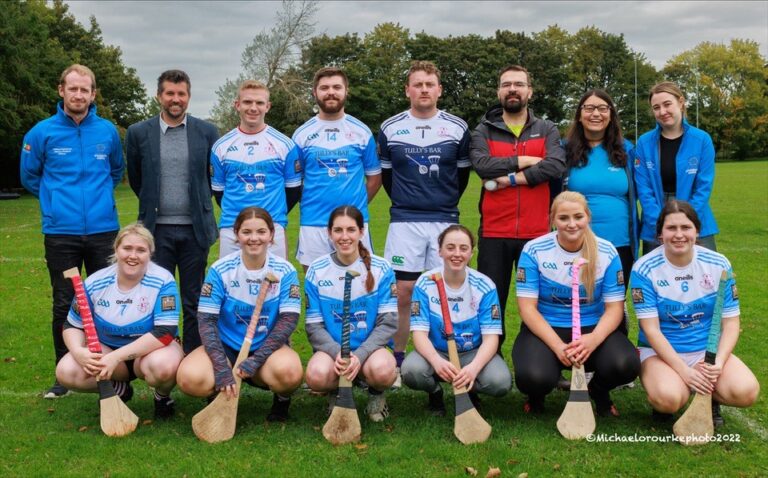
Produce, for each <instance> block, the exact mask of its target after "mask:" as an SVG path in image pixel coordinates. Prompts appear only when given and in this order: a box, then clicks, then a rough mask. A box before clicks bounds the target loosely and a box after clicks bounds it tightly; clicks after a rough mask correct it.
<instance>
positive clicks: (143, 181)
mask: <svg viewBox="0 0 768 478" xmlns="http://www.w3.org/2000/svg"><path fill="white" fill-rule="evenodd" d="M186 128H187V144H188V147H189V179H190V181H189V185H188V190H189V201H190V205H191V211H190V212H191V215H192V228H193V230H194V233H195V240H196V241H197V243H198V244H199V245H200V247H204V248H208V247H210V246H211V245H213V243H214V242H216V239H218V237H219V233H218V229H217V227H216V218H215V217H214V216H213V203H212V202H211V175H210V171H211V169H210V156H211V148H213V144H214V143H215V142H216V141H217V140H218V139H219V132H218V130H217V129H216V126H214V125H212V124H211V123H208V122H206V121H203V120H200V119H197V118H194V117H192V116H191V115H187V126H186ZM125 145H126V158H127V162H128V181H129V183H130V185H131V189H133V192H134V193H136V196H137V197H138V198H139V220H140V221H142V222H143V223H144V225H145V226H146V227H147V229H149V230H150V231H151V232H152V233H154V232H155V221H156V220H157V208H158V205H159V202H160V194H161V191H160V117H159V116H155V117H153V118H150V119H148V120H145V121H142V122H140V123H136V124H132V125H131V126H129V127H128V131H127V132H126V134H125Z"/></svg>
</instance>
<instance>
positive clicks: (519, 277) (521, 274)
mask: <svg viewBox="0 0 768 478" xmlns="http://www.w3.org/2000/svg"><path fill="white" fill-rule="evenodd" d="M515 277H516V279H517V282H520V283H521V284H525V269H523V268H520V267H518V268H517V275H516V276H515Z"/></svg>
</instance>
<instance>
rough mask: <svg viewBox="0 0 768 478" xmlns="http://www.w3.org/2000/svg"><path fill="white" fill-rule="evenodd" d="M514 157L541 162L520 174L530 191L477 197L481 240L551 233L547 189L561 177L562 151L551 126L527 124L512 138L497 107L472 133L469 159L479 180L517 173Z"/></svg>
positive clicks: (535, 120) (513, 190)
mask: <svg viewBox="0 0 768 478" xmlns="http://www.w3.org/2000/svg"><path fill="white" fill-rule="evenodd" d="M518 156H537V157H541V158H544V160H543V161H541V162H539V163H538V164H536V165H534V166H531V167H528V168H525V169H523V170H522V172H523V174H524V175H525V179H526V180H527V181H528V185H518V186H515V187H510V188H505V189H499V190H496V191H487V190H485V189H483V190H482V192H481V193H480V207H479V209H480V232H479V234H480V236H481V237H500V238H508V239H533V238H536V237H539V236H541V235H543V234H546V233H548V232H549V231H550V225H549V205H550V185H549V182H550V181H552V180H556V179H559V178H560V176H561V175H562V174H563V171H565V150H564V149H563V147H562V145H561V143H560V133H559V132H558V131H557V127H555V125H554V123H552V122H551V121H548V120H544V119H540V118H536V117H535V116H534V115H533V111H531V110H530V109H529V110H528V119H527V120H526V122H525V126H523V130H522V131H521V132H520V137H519V138H518V137H516V136H515V135H514V134H513V133H512V132H511V131H510V130H509V128H507V125H506V124H505V123H504V120H503V119H502V109H501V105H496V106H494V107H493V108H491V109H490V110H488V112H487V113H486V114H485V116H484V117H483V119H482V120H481V121H480V124H479V125H477V127H476V128H475V130H474V131H472V141H471V143H470V149H469V157H470V160H471V161H472V166H473V167H474V169H475V171H476V172H477V174H478V175H479V176H480V178H482V179H484V180H485V179H493V178H498V177H500V176H506V175H508V174H510V173H513V172H518V171H519V168H518V162H517V157H518Z"/></svg>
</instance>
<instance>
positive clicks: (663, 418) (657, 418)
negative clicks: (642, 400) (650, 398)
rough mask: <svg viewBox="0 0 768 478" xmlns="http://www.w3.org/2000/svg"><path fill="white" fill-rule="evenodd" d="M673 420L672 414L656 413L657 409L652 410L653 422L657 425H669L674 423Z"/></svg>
mask: <svg viewBox="0 0 768 478" xmlns="http://www.w3.org/2000/svg"><path fill="white" fill-rule="evenodd" d="M672 418H674V415H672V414H671V413H663V412H659V411H656V410H655V409H653V410H651V420H653V421H654V422H656V423H660V424H662V423H669V422H671V421H672Z"/></svg>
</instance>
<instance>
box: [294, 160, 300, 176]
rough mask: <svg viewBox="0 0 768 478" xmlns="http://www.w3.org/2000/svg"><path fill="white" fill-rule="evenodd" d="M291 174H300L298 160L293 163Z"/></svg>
mask: <svg viewBox="0 0 768 478" xmlns="http://www.w3.org/2000/svg"><path fill="white" fill-rule="evenodd" d="M293 172H294V173H300V172H301V161H299V160H298V159H297V160H296V161H294V162H293Z"/></svg>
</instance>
